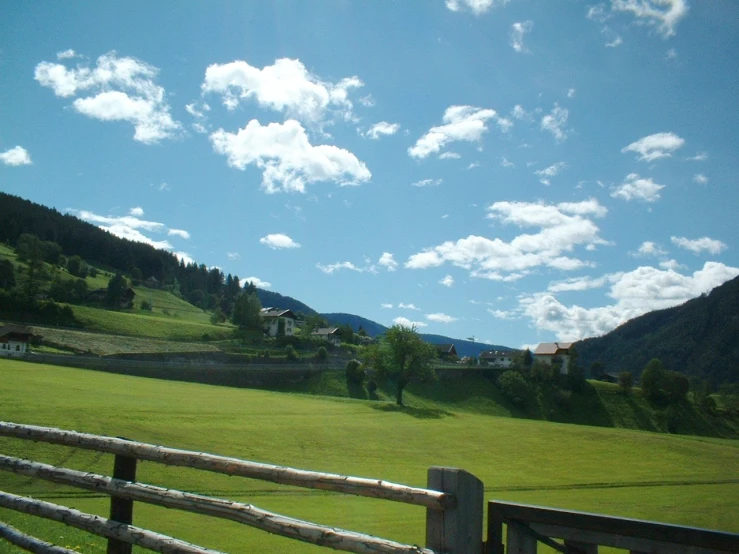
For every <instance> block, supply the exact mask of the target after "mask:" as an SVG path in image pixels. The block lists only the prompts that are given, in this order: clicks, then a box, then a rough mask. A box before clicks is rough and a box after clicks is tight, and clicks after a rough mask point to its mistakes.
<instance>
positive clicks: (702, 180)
mask: <svg viewBox="0 0 739 554" xmlns="http://www.w3.org/2000/svg"><path fill="white" fill-rule="evenodd" d="M693 182H694V183H698V184H699V185H707V184H708V177H706V176H705V175H703V173H696V174H695V175H693Z"/></svg>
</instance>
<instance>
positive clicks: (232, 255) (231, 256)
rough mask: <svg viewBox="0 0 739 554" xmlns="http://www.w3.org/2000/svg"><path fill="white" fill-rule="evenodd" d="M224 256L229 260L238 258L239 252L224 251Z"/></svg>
mask: <svg viewBox="0 0 739 554" xmlns="http://www.w3.org/2000/svg"><path fill="white" fill-rule="evenodd" d="M226 257H227V258H228V259H229V260H238V259H239V258H240V257H241V254H239V253H238V252H226Z"/></svg>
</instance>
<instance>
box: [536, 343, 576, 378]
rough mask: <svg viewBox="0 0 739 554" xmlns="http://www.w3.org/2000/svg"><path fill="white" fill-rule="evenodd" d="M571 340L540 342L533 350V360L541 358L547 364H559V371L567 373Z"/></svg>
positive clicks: (563, 373)
mask: <svg viewBox="0 0 739 554" xmlns="http://www.w3.org/2000/svg"><path fill="white" fill-rule="evenodd" d="M570 348H572V343H571V342H542V343H541V344H540V345H539V346H537V347H536V350H535V351H534V360H541V361H542V362H544V363H545V364H547V365H554V364H560V366H559V372H560V373H561V374H562V375H567V373H568V372H569V365H570Z"/></svg>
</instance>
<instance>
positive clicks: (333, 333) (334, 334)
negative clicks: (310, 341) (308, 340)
mask: <svg viewBox="0 0 739 554" xmlns="http://www.w3.org/2000/svg"><path fill="white" fill-rule="evenodd" d="M310 336H311V337H316V338H319V339H321V340H325V341H326V342H327V343H329V344H333V345H334V346H341V336H339V328H338V327H320V328H318V329H314V330H313V331H312V332H311V334H310Z"/></svg>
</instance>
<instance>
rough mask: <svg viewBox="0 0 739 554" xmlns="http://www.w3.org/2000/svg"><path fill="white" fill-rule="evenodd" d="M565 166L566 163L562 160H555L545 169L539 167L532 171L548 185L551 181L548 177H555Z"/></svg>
mask: <svg viewBox="0 0 739 554" xmlns="http://www.w3.org/2000/svg"><path fill="white" fill-rule="evenodd" d="M565 167H567V164H566V163H564V162H557V163H555V164H552V165H550V166H549V167H547V168H545V169H540V170H538V171H534V173H536V174H537V175H538V176H539V181H540V182H542V183H544V184H545V185H549V184H550V183H551V181H550V179H551V178H552V177H555V176H557V175H558V174H559V172H560V171H562V170H563V169H564V168H565Z"/></svg>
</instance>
